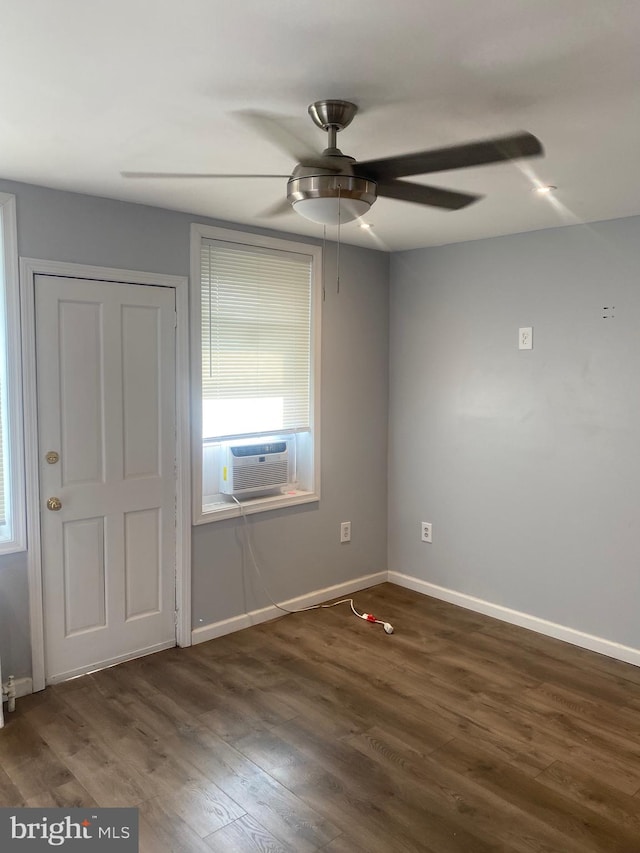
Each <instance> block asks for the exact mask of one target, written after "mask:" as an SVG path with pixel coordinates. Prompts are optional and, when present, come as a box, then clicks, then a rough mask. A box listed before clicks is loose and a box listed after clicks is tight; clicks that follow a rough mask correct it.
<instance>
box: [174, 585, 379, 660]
mask: <svg viewBox="0 0 640 853" xmlns="http://www.w3.org/2000/svg"><path fill="white" fill-rule="evenodd" d="M387 579H388V577H387V572H377V573H376V574H374V575H364V577H360V578H356V579H355V580H352V581H345V583H340V584H336V585H335V586H328V587H325V588H324V589H318V590H315V591H314V592H309V593H307V594H306V595H301V596H299V597H298V598H290V599H289V600H288V601H281V602H280V604H281V606H282V607H286V608H287V610H300V609H302V608H304V607H310V606H311V605H312V604H321V603H322V602H324V601H329V600H330V599H332V598H340V597H341V596H343V595H350V594H351V593H352V592H358V590H361V589H367V588H368V587H370V586H375V585H376V584H379V583H385V582H386V581H387ZM282 615H283V613H282V611H281V610H278V608H277V607H274V606H273V605H270V606H269V607H262V608H260V609H259V610H252V611H250V612H249V613H243V614H241V615H240V616H232V617H231V618H230V619H222V620H221V621H220V622H211V623H210V624H209V625H202V626H201V627H199V628H194V629H193V631H192V632H191V642H192V643H193V645H196V643H206V642H207V640H214V639H215V638H216V637H222V636H224V635H225V634H232V633H233V632H234V631H240V630H242V629H243V628H249V627H251V625H257V624H258V623H260V622H268V621H269V620H270V619H275V618H276V617H277V616H282Z"/></svg>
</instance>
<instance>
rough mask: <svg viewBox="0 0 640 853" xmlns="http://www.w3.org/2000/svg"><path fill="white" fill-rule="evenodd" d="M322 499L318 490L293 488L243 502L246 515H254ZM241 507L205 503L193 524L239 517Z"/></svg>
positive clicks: (223, 503) (216, 502)
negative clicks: (280, 493) (309, 490)
mask: <svg viewBox="0 0 640 853" xmlns="http://www.w3.org/2000/svg"><path fill="white" fill-rule="evenodd" d="M319 500H320V495H318V494H317V493H316V492H308V491H301V490H295V489H291V491H288V492H287V493H286V494H284V495H269V496H268V497H262V498H249V499H247V500H244V501H242V500H241V501H240V502H241V503H242V508H243V510H244V513H245V515H253V514H254V513H258V512H268V511H269V510H272V509H284V508H286V507H289V506H298V505H299V504H307V503H313V502H315V501H319ZM239 515H240V508H239V507H238V505H237V504H236V503H234V502H233V501H225V500H220V501H215V502H212V503H210V504H205V505H204V506H203V508H202V512H201V513H200V516H199V517H196V518H194V520H193V524H194V526H195V525H199V524H209V523H210V522H212V521H222V519H224V518H237V517H238V516H239Z"/></svg>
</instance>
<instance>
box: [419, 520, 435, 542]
mask: <svg viewBox="0 0 640 853" xmlns="http://www.w3.org/2000/svg"><path fill="white" fill-rule="evenodd" d="M420 530H421V532H422V541H423V542H433V539H432V538H431V522H430V521H421V522H420Z"/></svg>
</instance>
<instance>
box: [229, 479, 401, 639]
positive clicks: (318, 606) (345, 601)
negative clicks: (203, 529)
mask: <svg viewBox="0 0 640 853" xmlns="http://www.w3.org/2000/svg"><path fill="white" fill-rule="evenodd" d="M231 497H232V499H233V500H234V501H235V502H236V503H237V504H238V508H239V509H240V515H241V516H242V521H243V522H244V538H245V542H246V544H247V550H248V551H249V555H250V556H251V562H252V563H253V568H254V569H255V571H256V575H257V576H258V580H259V581H260V585H261V586H262V589H263V590H264V591H265V593H266V595H267V598H268V599H269V601H270V602H271V604H273V606H274V607H277V608H278V610H282V612H283V613H304V612H305V610H324V609H325V608H329V607H337V606H338V605H339V604H349V605H350V607H351V611H352V612H353V614H354V615H355V616H357V617H358V618H359V619H364V620H365V621H366V622H372V623H373V624H375V625H382V627H383V628H384V631H385V633H386V634H393V625H392V624H391V623H390V622H384V621H383V620H382V619H377V618H376V617H375V616H374V615H373V613H359V612H358V611H357V610H356V607H355V605H354V603H353V599H352V598H343V599H341V600H340V601H334V602H333V603H332V604H311V605H309V607H300V608H299V609H298V610H289V609H287V608H286V607H283V606H282V605H281V604H278V603H277V602H276V601H274V600H273V597H272V595H271V593H270V592H269V589H268V588H267V585H266V583H265V582H264V578H263V577H262V573H261V572H260V568H259V566H258V561H257V560H256V557H255V554H254V553H253V548H252V546H251V536H250V532H249V522H248V520H247V515H246V513H245V511H244V506H243V505H242V504H241V503H240V501H239V500H238V499H237V498H236V496H235V495H231Z"/></svg>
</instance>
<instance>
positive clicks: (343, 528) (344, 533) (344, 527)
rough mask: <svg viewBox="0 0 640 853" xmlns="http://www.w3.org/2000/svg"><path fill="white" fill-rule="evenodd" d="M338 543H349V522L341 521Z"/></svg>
mask: <svg viewBox="0 0 640 853" xmlns="http://www.w3.org/2000/svg"><path fill="white" fill-rule="evenodd" d="M340 541H341V542H351V522H350V521H343V522H342V524H341V525H340Z"/></svg>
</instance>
